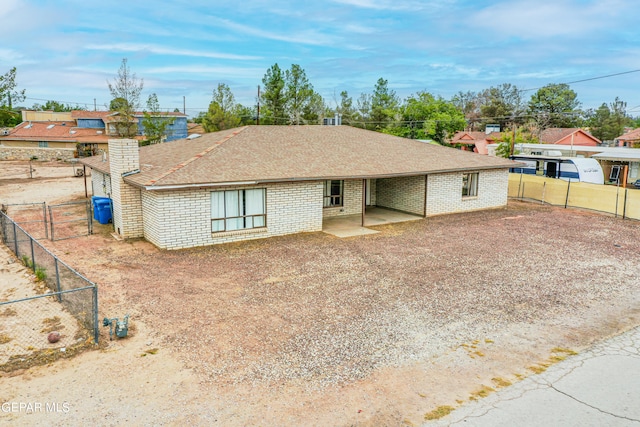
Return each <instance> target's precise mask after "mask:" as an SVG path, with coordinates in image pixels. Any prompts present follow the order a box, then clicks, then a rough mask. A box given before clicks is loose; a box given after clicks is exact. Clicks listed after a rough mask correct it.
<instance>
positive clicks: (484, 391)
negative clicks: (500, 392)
mask: <svg viewBox="0 0 640 427" xmlns="http://www.w3.org/2000/svg"><path fill="white" fill-rule="evenodd" d="M494 391H496V390H495V389H494V388H491V387H488V386H486V385H484V384H483V385H482V386H481V387H480V389H479V390H476V391H474V392H473V393H471V396H469V400H478V399H481V398H483V397H487V396H489V394H491V393H493V392H494Z"/></svg>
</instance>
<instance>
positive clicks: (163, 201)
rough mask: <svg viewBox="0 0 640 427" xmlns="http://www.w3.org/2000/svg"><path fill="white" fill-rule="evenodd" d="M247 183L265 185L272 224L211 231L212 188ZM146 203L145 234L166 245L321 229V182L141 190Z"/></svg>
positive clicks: (211, 241)
mask: <svg viewBox="0 0 640 427" xmlns="http://www.w3.org/2000/svg"><path fill="white" fill-rule="evenodd" d="M243 188H265V189H266V211H267V226H266V227H264V228H255V229H246V230H235V231H228V232H219V233H212V232H211V192H212V191H216V190H233V189H243ZM142 206H143V210H142V216H143V218H142V219H143V222H144V237H145V238H146V239H147V240H148V241H150V242H151V243H153V244H154V245H156V246H158V247H160V248H163V249H182V248H189V247H194V246H207V245H214V244H219V243H227V242H236V241H240V240H252V239H261V238H265V237H273V236H280V235H285V234H293V233H302V232H314V231H321V230H322V211H323V209H322V182H320V181H310V182H292V183H274V184H266V185H257V186H252V187H247V186H244V187H220V188H216V189H193V190H179V191H142Z"/></svg>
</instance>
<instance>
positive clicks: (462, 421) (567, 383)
mask: <svg viewBox="0 0 640 427" xmlns="http://www.w3.org/2000/svg"><path fill="white" fill-rule="evenodd" d="M427 425H428V426H429V427H433V426H473V427H482V426H491V427H497V426H521V427H528V426H531V427H533V426H536V427H537V426H563V427H571V426H576V427H578V426H580V427H584V426H594V427H595V426H616V427H617V426H640V327H636V328H635V329H632V330H630V331H628V332H626V333H623V334H621V335H618V336H616V337H614V338H611V339H608V340H606V341H603V342H601V343H599V344H597V345H595V346H593V347H592V348H590V349H589V350H587V351H584V352H582V353H580V354H578V355H576V356H572V357H569V358H568V359H566V360H564V361H562V362H560V363H558V364H556V365H554V366H552V367H550V368H549V369H548V370H547V371H545V372H543V373H542V374H539V375H533V376H531V377H529V378H526V379H525V380H523V381H521V382H519V383H517V384H515V385H513V386H511V387H508V388H505V389H502V390H500V391H498V392H497V393H495V394H493V395H491V396H489V397H487V398H485V399H482V400H478V401H475V402H472V403H469V404H467V405H465V406H463V407H461V408H459V409H458V410H456V411H454V412H452V413H451V414H450V415H448V416H447V417H445V418H442V419H440V420H438V421H436V422H432V423H427V424H425V426H427Z"/></svg>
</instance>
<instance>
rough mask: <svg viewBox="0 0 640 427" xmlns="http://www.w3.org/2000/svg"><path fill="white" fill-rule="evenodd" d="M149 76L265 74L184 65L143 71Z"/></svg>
mask: <svg viewBox="0 0 640 427" xmlns="http://www.w3.org/2000/svg"><path fill="white" fill-rule="evenodd" d="M143 71H144V72H145V73H149V74H173V73H176V74H186V73H190V74H217V75H223V76H233V77H234V78H243V77H255V76H256V75H259V76H261V75H262V74H264V71H265V69H264V68H247V67H208V66H204V65H184V66H180V65H177V66H169V67H155V68H147V69H145V70H143Z"/></svg>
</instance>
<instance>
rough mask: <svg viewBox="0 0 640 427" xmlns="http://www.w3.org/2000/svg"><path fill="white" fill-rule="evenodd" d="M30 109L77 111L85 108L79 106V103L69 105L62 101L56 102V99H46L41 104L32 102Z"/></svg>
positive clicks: (58, 111)
mask: <svg viewBox="0 0 640 427" xmlns="http://www.w3.org/2000/svg"><path fill="white" fill-rule="evenodd" d="M31 109H32V110H35V111H54V112H57V113H60V112H68V111H77V110H86V108H84V107H81V106H79V105H76V106H75V107H74V106H71V105H69V104H63V103H62V102H58V101H47V102H45V103H44V104H43V105H40V104H33V107H31Z"/></svg>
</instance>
